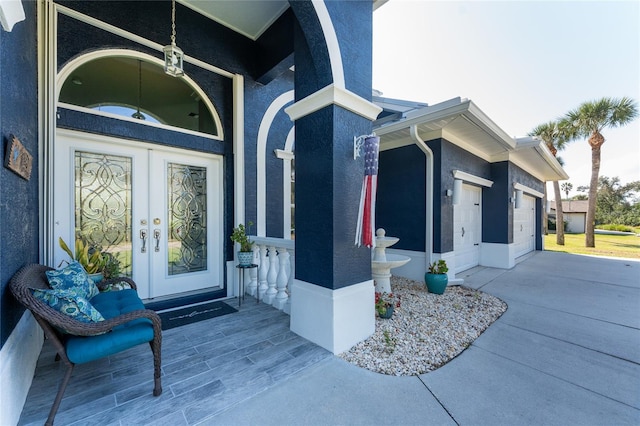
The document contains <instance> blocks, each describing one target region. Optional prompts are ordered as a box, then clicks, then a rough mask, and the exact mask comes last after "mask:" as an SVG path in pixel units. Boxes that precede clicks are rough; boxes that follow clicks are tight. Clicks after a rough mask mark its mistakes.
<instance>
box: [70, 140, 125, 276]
mask: <svg viewBox="0 0 640 426" xmlns="http://www.w3.org/2000/svg"><path fill="white" fill-rule="evenodd" d="M74 157H75V158H74V174H75V188H74V196H75V203H74V204H75V232H74V238H76V239H77V238H83V239H84V240H86V242H87V243H88V244H89V245H91V246H92V247H100V248H101V249H102V251H104V252H108V253H111V255H113V256H114V257H115V258H116V259H117V260H118V261H119V262H120V265H121V273H122V274H123V275H127V276H130V275H131V254H132V241H131V234H132V232H131V226H132V224H131V206H132V203H131V196H132V185H131V173H132V164H133V160H132V158H131V157H122V156H116V155H108V154H96V153H91V152H84V151H75V154H74Z"/></svg>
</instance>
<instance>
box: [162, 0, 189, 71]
mask: <svg viewBox="0 0 640 426" xmlns="http://www.w3.org/2000/svg"><path fill="white" fill-rule="evenodd" d="M162 51H163V52H164V72H166V73H167V74H169V75H170V76H173V77H180V76H183V75H184V69H183V62H184V52H183V51H182V49H180V48H179V47H178V46H176V0H172V1H171V44H169V45H167V46H165V47H164V48H163V49H162Z"/></svg>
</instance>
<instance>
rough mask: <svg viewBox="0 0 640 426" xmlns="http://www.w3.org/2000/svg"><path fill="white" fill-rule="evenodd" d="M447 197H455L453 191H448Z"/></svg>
mask: <svg viewBox="0 0 640 426" xmlns="http://www.w3.org/2000/svg"><path fill="white" fill-rule="evenodd" d="M445 195H446V196H447V197H451V196H452V195H453V189H447V192H445Z"/></svg>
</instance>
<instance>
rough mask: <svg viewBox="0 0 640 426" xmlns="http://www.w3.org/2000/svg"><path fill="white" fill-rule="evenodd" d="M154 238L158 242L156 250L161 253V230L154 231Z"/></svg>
mask: <svg viewBox="0 0 640 426" xmlns="http://www.w3.org/2000/svg"><path fill="white" fill-rule="evenodd" d="M153 238H154V239H155V240H156V248H155V249H154V250H155V251H160V230H159V229H154V230H153Z"/></svg>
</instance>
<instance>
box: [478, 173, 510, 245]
mask: <svg viewBox="0 0 640 426" xmlns="http://www.w3.org/2000/svg"><path fill="white" fill-rule="evenodd" d="M491 180H492V181H493V185H492V186H491V188H484V189H483V191H482V242H485V243H500V244H508V243H511V242H513V226H511V225H510V224H512V223H513V204H511V203H510V202H509V197H511V194H509V188H510V187H511V188H513V183H512V182H511V176H510V175H509V163H508V162H507V161H501V162H498V163H492V164H491Z"/></svg>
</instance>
